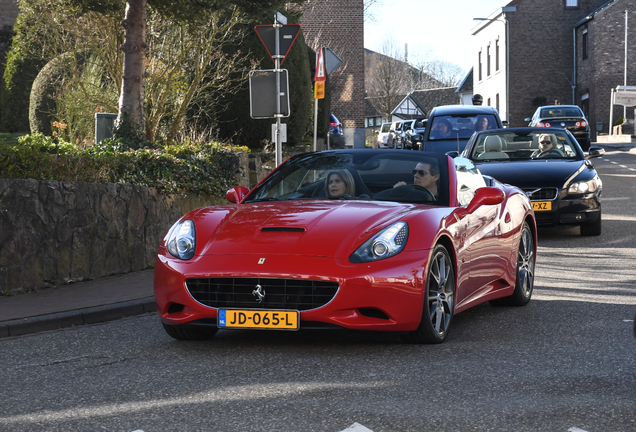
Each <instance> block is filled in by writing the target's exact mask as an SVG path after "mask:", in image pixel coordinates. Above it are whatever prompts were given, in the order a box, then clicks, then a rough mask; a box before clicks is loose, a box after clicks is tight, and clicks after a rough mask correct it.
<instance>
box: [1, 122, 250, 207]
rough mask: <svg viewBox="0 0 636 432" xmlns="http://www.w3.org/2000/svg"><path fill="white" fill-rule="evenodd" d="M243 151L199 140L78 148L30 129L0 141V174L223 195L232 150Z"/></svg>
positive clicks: (232, 173)
mask: <svg viewBox="0 0 636 432" xmlns="http://www.w3.org/2000/svg"><path fill="white" fill-rule="evenodd" d="M245 150H247V149H245V148H237V147H227V146H222V145H221V144H218V143H211V144H202V143H198V142H185V143H183V144H175V145H171V146H165V147H163V146H161V145H156V147H155V148H148V147H146V148H142V149H138V150H131V149H129V148H128V147H127V146H125V145H124V144H123V143H122V142H120V141H115V140H105V141H103V142H102V143H101V144H98V145H95V146H92V147H89V148H86V149H81V148H79V147H77V146H76V145H74V144H72V143H67V142H64V141H63V140H56V139H54V138H51V137H47V136H44V135H42V134H33V135H25V136H22V137H20V138H19V139H18V143H17V144H16V143H10V142H7V141H0V178H20V179H28V178H32V179H35V180H57V181H83V182H90V183H104V182H112V183H131V184H137V185H142V186H147V187H154V188H157V189H159V190H161V191H162V192H164V193H181V192H189V193H206V194H211V195H215V196H221V197H222V196H225V193H226V191H227V190H228V189H229V188H230V187H232V186H234V184H231V183H233V182H234V180H235V177H236V175H237V174H238V173H239V170H240V167H239V160H238V157H237V155H236V152H237V151H245Z"/></svg>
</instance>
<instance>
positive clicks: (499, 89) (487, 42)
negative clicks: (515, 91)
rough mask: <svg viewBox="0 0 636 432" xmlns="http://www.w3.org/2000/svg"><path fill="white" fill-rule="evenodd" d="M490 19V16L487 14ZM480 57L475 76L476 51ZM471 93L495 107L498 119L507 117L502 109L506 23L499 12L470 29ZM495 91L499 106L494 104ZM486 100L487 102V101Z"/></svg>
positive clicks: (495, 98)
mask: <svg viewBox="0 0 636 432" xmlns="http://www.w3.org/2000/svg"><path fill="white" fill-rule="evenodd" d="M491 18H493V17H492V16H491ZM497 41H498V42H499V69H498V70H497V69H496V46H497ZM488 47H490V74H488ZM480 52H481V59H482V75H481V79H479V53H480ZM473 53H474V60H473V61H474V63H473V93H474V94H480V95H482V96H483V98H484V105H489V106H492V107H495V108H498V111H499V115H500V117H501V119H502V120H507V119H508V113H507V110H506V106H507V104H506V100H507V91H506V26H505V24H504V22H503V18H502V16H501V15H499V16H498V17H497V16H495V17H494V19H493V20H492V21H489V22H487V21H484V24H482V27H481V28H479V27H476V28H474V29H473ZM497 94H499V106H498V107H497ZM489 99H490V103H488V100H489Z"/></svg>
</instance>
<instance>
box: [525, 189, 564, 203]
mask: <svg viewBox="0 0 636 432" xmlns="http://www.w3.org/2000/svg"><path fill="white" fill-rule="evenodd" d="M534 190H535V189H534V188H532V189H524V190H523V191H524V192H525V193H526V195H527V194H528V192H532V191H534ZM557 193H558V189H557V188H542V189H539V190H538V191H536V192H534V193H533V194H532V195H530V196H529V197H528V198H530V199H531V200H532V201H539V200H553V199H555V198H556V197H557Z"/></svg>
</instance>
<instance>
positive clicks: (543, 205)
mask: <svg viewBox="0 0 636 432" xmlns="http://www.w3.org/2000/svg"><path fill="white" fill-rule="evenodd" d="M532 208H534V211H550V210H552V202H551V201H532Z"/></svg>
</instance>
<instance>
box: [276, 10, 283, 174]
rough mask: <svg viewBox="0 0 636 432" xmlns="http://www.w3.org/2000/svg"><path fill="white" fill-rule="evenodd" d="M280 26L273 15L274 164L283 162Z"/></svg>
mask: <svg viewBox="0 0 636 432" xmlns="http://www.w3.org/2000/svg"><path fill="white" fill-rule="evenodd" d="M280 27H281V24H279V23H278V20H277V19H276V16H274V29H275V34H276V36H275V39H276V55H275V58H274V64H275V66H274V69H275V70H276V166H278V165H280V164H281V163H283V149H282V144H281V140H280V116H281V112H280Z"/></svg>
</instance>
